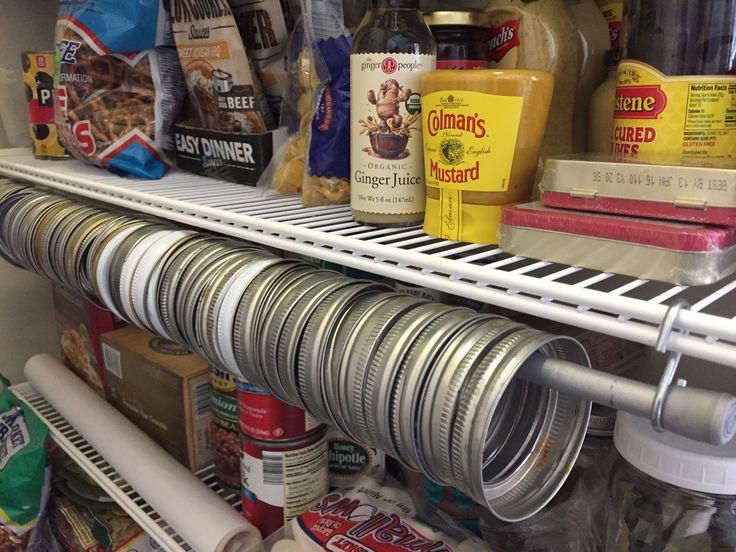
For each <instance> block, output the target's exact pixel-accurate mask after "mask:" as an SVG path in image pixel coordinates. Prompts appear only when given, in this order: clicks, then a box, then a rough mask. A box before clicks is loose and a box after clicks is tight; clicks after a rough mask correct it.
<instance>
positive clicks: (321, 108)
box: [300, 0, 352, 207]
mask: <svg viewBox="0 0 736 552" xmlns="http://www.w3.org/2000/svg"><path fill="white" fill-rule="evenodd" d="M300 3H301V6H302V13H303V18H304V30H305V34H306V37H307V47H308V49H309V50H310V51H311V55H312V57H313V59H314V67H315V68H316V74H317V76H318V78H319V80H320V83H321V86H320V87H319V88H318V90H317V93H316V95H315V96H314V97H313V100H312V105H313V106H314V110H313V115H312V119H311V123H310V125H311V128H310V129H309V133H308V135H307V154H306V159H305V165H306V166H305V174H304V185H303V186H302V205H304V206H305V207H317V206H320V205H336V204H342V203H350V48H351V46H352V36H351V35H350V32H349V31H348V30H347V29H346V28H345V25H344V22H343V11H342V1H341V0H300Z"/></svg>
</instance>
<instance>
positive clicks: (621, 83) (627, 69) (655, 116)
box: [613, 60, 736, 161]
mask: <svg viewBox="0 0 736 552" xmlns="http://www.w3.org/2000/svg"><path fill="white" fill-rule="evenodd" d="M614 117H615V120H614V127H613V152H614V154H615V155H616V156H617V157H620V158H624V159H627V158H630V159H637V158H641V159H646V158H647V157H648V156H668V157H673V158H676V159H679V158H683V159H710V160H724V161H728V160H733V159H734V158H736V76H733V77H731V76H677V77H668V76H666V75H664V74H663V73H661V72H660V71H658V70H657V69H655V68H654V67H651V66H649V65H647V64H645V63H641V62H638V61H634V60H623V61H622V62H621V63H620V65H619V68H618V87H617V89H616V106H615V114H614Z"/></svg>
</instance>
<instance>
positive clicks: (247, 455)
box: [241, 437, 328, 525]
mask: <svg viewBox="0 0 736 552" xmlns="http://www.w3.org/2000/svg"><path fill="white" fill-rule="evenodd" d="M241 469H242V472H241V476H242V484H243V496H244V501H243V508H244V510H246V513H245V517H246V518H247V519H254V518H258V517H259V515H260V514H259V513H258V510H260V509H261V508H262V506H261V505H260V503H262V504H263V505H267V506H273V507H276V508H283V516H284V521H289V520H290V519H292V518H294V517H296V516H298V515H299V514H301V513H302V512H303V511H304V510H305V508H307V507H308V506H309V505H310V504H312V503H313V502H315V501H316V500H317V499H319V497H320V496H322V495H324V494H325V493H326V492H327V490H328V476H327V441H326V440H325V439H324V437H322V438H320V439H319V440H317V441H316V442H314V443H313V444H307V445H305V446H303V447H297V448H294V449H293V450H264V448H262V447H261V446H259V445H256V444H255V443H253V442H251V441H249V440H244V441H243V454H242V457H241ZM249 510H255V512H252V513H251V515H249V513H248V511H249ZM256 525H258V524H256Z"/></svg>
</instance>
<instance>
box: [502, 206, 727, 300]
mask: <svg viewBox="0 0 736 552" xmlns="http://www.w3.org/2000/svg"><path fill="white" fill-rule="evenodd" d="M500 238H501V240H500V245H501V248H502V249H503V250H504V251H505V252H507V253H510V254H512V255H519V256H522V257H531V258H534V259H541V260H544V261H550V262H554V263H561V264H567V265H570V266H577V267H581V268H590V269H594V270H601V271H603V272H611V273H618V274H624V275H627V276H633V277H635V278H645V279H651V280H660V281H663V282H669V283H672V284H677V285H695V286H697V285H708V284H712V283H714V282H717V281H718V280H720V279H722V278H725V277H726V276H728V275H730V274H733V272H734V271H736V228H729V227H723V226H703V225H701V224H687V223H682V222H671V221H660V220H653V219H641V218H634V217H622V216H616V215H603V214H599V213H586V212H581V211H571V210H567V209H553V208H550V207H545V206H544V205H542V204H541V203H540V202H533V203H526V204H522V205H507V206H506V207H504V209H503V212H502V214H501V231H500Z"/></svg>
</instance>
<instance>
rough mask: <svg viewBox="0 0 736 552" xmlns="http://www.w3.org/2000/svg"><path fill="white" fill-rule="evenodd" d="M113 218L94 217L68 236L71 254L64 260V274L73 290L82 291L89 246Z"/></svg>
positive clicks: (108, 216)
mask: <svg viewBox="0 0 736 552" xmlns="http://www.w3.org/2000/svg"><path fill="white" fill-rule="evenodd" d="M114 218H115V215H113V214H111V213H106V212H102V213H99V214H97V215H94V216H93V217H91V218H90V219H89V220H88V221H86V222H85V223H84V224H82V225H81V226H80V227H79V228H78V229H77V230H76V231H75V232H73V233H72V235H71V236H70V238H69V241H70V243H71V244H72V252H73V254H72V255H69V257H68V258H67V259H66V273H67V274H68V275H69V278H70V282H71V284H72V286H73V288H74V289H76V290H78V291H81V292H83V291H84V283H83V281H84V280H83V278H84V277H85V274H84V268H85V265H86V258H87V252H88V250H89V246H90V244H91V243H92V241H93V240H94V239H95V237H96V236H97V234H98V233H99V232H101V231H102V230H103V229H104V228H105V227H106V226H107V224H109V222H110V221H111V220H113V219H114Z"/></svg>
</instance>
